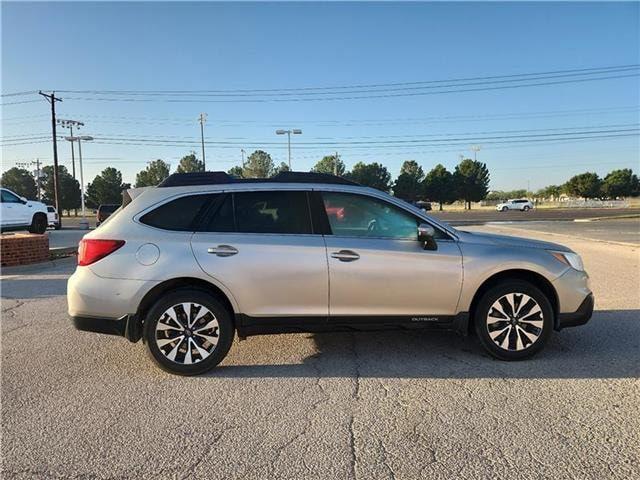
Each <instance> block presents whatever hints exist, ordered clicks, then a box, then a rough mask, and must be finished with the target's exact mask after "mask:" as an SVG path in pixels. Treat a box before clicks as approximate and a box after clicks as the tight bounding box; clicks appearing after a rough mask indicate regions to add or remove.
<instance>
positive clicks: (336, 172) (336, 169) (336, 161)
mask: <svg viewBox="0 0 640 480" xmlns="http://www.w3.org/2000/svg"><path fill="white" fill-rule="evenodd" d="M339 158H340V157H339V156H338V152H336V156H335V157H333V174H334V175H335V176H336V177H337V176H338V159H339Z"/></svg>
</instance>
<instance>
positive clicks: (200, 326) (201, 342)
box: [144, 289, 235, 375]
mask: <svg viewBox="0 0 640 480" xmlns="http://www.w3.org/2000/svg"><path fill="white" fill-rule="evenodd" d="M183 304H187V305H188V307H186V308H188V309H189V310H190V312H189V314H190V317H189V318H190V320H189V319H188V318H187V316H186V312H185V310H186V309H185V307H183ZM193 305H196V307H195V308H194V307H193ZM198 307H199V308H198ZM202 308H205V309H206V310H207V312H205V313H204V315H203V314H202ZM188 321H191V322H193V323H192V324H191V325H190V326H189V325H188V324H187V322H188ZM185 331H186V332H187V333H186V334H185V333H184V332H185ZM216 333H217V336H216ZM234 333H235V327H234V324H233V321H232V319H231V314H230V312H229V311H228V310H227V309H226V308H225V307H224V306H223V305H222V304H221V303H220V302H219V301H218V300H216V299H215V298H214V297H213V296H211V295H210V294H208V293H207V292H205V291H203V290H196V289H180V290H176V291H174V292H172V293H170V294H168V295H164V296H163V297H162V298H160V299H159V300H158V301H157V302H156V303H155V305H154V306H153V307H152V308H151V310H149V313H148V314H147V316H146V319H145V322H144V337H145V340H146V343H147V347H148V352H149V354H150V355H151V358H152V359H153V360H154V361H155V362H156V363H157V364H158V365H159V366H160V368H162V369H163V370H165V371H167V372H170V373H175V374H177V375H199V374H201V373H204V372H207V371H209V370H211V369H212V368H214V367H215V366H216V365H218V364H219V363H220V362H221V361H222V360H223V359H224V357H225V356H226V355H227V353H228V352H229V349H230V348H231V344H232V343H233V336H234ZM185 340H186V342H185ZM214 342H215V343H214Z"/></svg>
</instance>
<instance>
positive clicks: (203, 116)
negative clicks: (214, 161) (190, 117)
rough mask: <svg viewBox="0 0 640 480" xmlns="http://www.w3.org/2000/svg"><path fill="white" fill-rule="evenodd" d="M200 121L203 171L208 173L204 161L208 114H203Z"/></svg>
mask: <svg viewBox="0 0 640 480" xmlns="http://www.w3.org/2000/svg"><path fill="white" fill-rule="evenodd" d="M198 121H199V122H200V141H201V142H202V171H203V172H206V171H207V163H206V161H205V159H204V122H206V121H207V114H206V113H201V114H200V117H199V118H198Z"/></svg>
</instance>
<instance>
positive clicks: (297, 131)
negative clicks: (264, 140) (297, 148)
mask: <svg viewBox="0 0 640 480" xmlns="http://www.w3.org/2000/svg"><path fill="white" fill-rule="evenodd" d="M285 133H286V134H287V149H288V151H289V171H291V134H292V133H293V134H294V135H301V134H302V130H300V129H299V128H293V129H291V130H276V135H284V134H285Z"/></svg>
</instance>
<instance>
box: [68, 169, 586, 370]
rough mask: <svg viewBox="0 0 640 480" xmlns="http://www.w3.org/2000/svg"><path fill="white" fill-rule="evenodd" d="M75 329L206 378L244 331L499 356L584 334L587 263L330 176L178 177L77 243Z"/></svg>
mask: <svg viewBox="0 0 640 480" xmlns="http://www.w3.org/2000/svg"><path fill="white" fill-rule="evenodd" d="M67 298H68V304H69V315H70V316H71V317H72V319H73V322H74V324H75V326H76V328H78V329H80V330H87V331H92V332H101V333H108V334H115V335H121V336H124V337H126V338H127V339H128V340H130V341H131V342H137V341H138V340H140V339H143V340H144V341H145V342H146V344H147V347H148V350H149V353H150V355H151V357H152V358H153V359H154V360H155V361H156V362H157V363H158V365H159V366H160V367H161V368H163V369H165V370H167V371H170V372H173V373H177V374H181V375H193V374H199V373H202V372H205V371H207V370H209V369H211V368H213V367H214V366H215V365H217V364H218V363H219V362H220V361H222V359H223V358H224V357H225V355H226V354H227V352H228V351H229V348H230V347H231V344H232V342H233V338H234V335H235V334H236V333H237V335H238V337H239V338H241V339H243V338H245V337H247V336H250V335H258V334H267V333H286V332H325V331H340V330H342V331H344V330H348V331H357V330H379V329H388V328H402V329H422V328H433V329H440V330H451V331H454V332H458V333H460V334H462V335H467V334H468V333H470V332H475V334H476V335H477V337H478V339H479V341H480V343H481V344H482V345H483V347H484V348H485V349H486V350H487V351H488V352H489V353H490V354H491V355H493V356H494V357H497V358H499V359H502V360H518V359H523V358H526V357H529V356H531V355H533V354H534V353H536V352H538V351H539V350H540V349H541V348H542V347H543V346H544V344H545V343H546V342H547V341H548V340H549V337H550V336H551V334H552V332H553V330H560V329H562V328H564V327H569V326H576V325H582V324H584V323H586V322H587V321H588V320H589V318H590V317H591V314H592V312H593V302H594V300H593V295H592V293H591V291H590V289H589V280H588V275H587V274H586V272H585V271H584V268H583V265H582V261H581V259H580V257H579V256H578V255H577V254H576V253H574V252H572V251H571V250H570V249H568V248H566V247H564V246H562V245H557V244H553V243H547V242H540V241H534V240H528V239H523V238H515V237H507V236H500V235H490V234H484V233H471V232H465V231H460V230H456V229H454V228H451V227H450V226H448V225H446V224H442V223H440V222H438V221H436V220H435V219H433V218H431V217H430V216H428V215H426V214H425V213H424V212H423V211H422V210H420V209H418V208H415V207H413V206H411V205H409V204H407V203H405V202H403V201H402V200H399V199H397V198H394V197H392V196H390V195H387V194H385V193H383V192H380V191H377V190H373V189H370V188H366V187H362V186H360V185H358V184H355V183H352V182H350V181H347V180H345V179H342V178H338V177H334V176H331V175H322V174H310V173H296V172H287V173H282V174H280V175H278V176H276V177H274V178H272V179H268V180H255V179H253V180H251V179H246V180H244V179H235V178H233V177H229V176H228V175H226V174H224V173H220V172H212V173H193V174H174V175H172V176H170V177H169V178H168V179H167V180H165V181H164V182H163V183H161V184H160V185H159V186H158V187H148V188H143V189H132V190H129V191H128V192H126V193H125V195H124V201H123V207H122V208H121V209H120V210H118V211H117V212H116V213H114V214H113V215H112V216H111V217H110V218H109V219H108V220H107V221H105V222H104V223H103V224H102V225H101V226H100V227H99V228H97V229H96V230H94V231H92V232H90V233H88V234H87V235H85V237H84V238H83V239H82V241H81V242H80V247H79V255H78V267H77V269H76V271H75V273H74V274H73V276H72V277H71V278H70V279H69V283H68V292H67Z"/></svg>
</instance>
